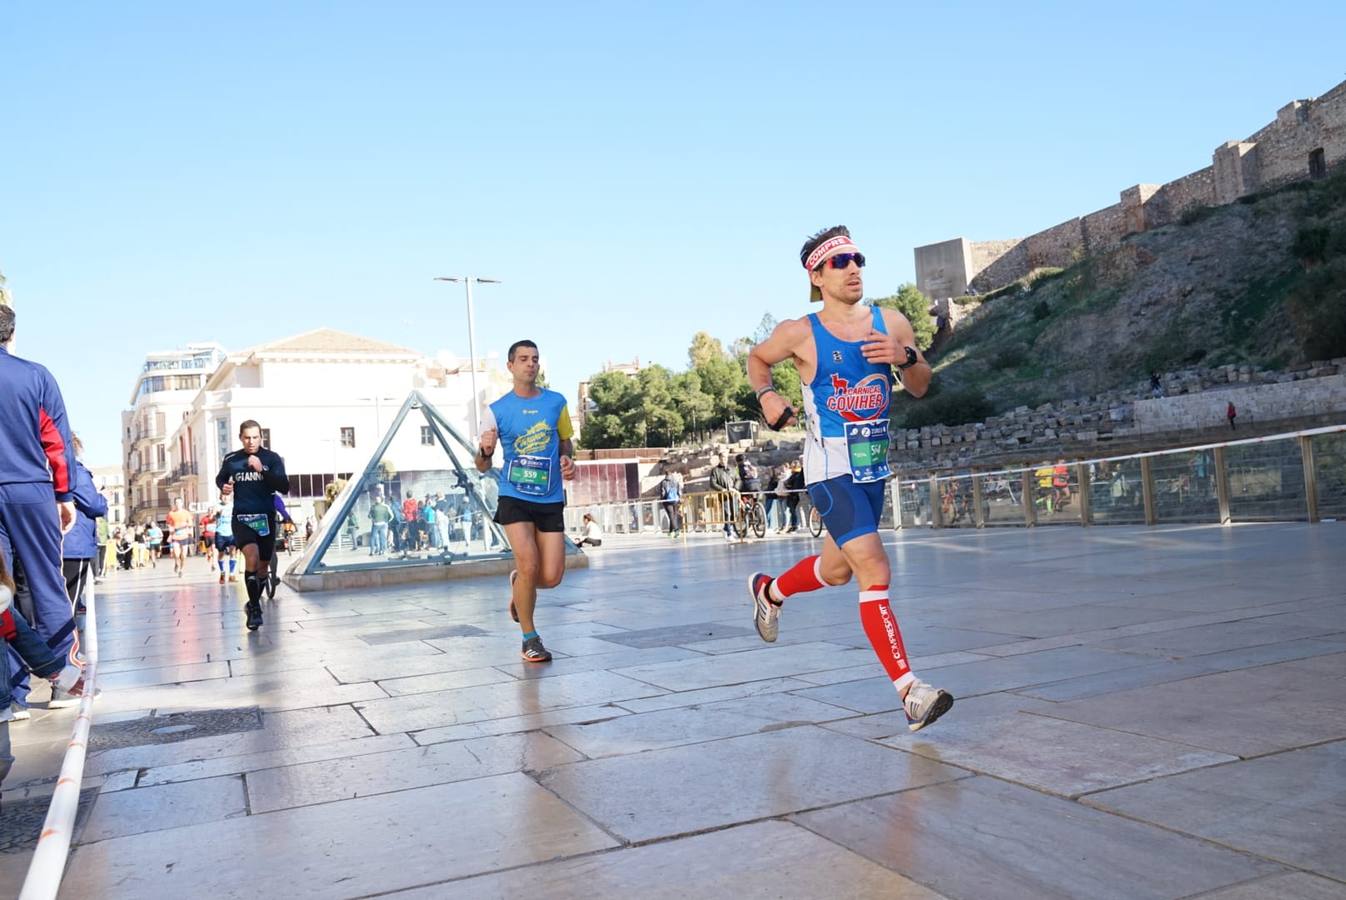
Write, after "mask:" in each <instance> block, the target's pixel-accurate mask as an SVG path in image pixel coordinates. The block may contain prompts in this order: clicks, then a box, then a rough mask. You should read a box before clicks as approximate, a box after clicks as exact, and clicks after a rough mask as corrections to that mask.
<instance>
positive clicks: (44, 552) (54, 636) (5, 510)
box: [0, 483, 78, 706]
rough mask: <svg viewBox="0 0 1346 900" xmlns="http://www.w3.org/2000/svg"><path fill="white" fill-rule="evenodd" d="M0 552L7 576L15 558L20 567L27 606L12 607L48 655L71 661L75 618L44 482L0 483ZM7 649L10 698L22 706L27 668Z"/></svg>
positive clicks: (51, 501) (74, 649)
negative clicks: (49, 653) (48, 651)
mask: <svg viewBox="0 0 1346 900" xmlns="http://www.w3.org/2000/svg"><path fill="white" fill-rule="evenodd" d="M0 553H3V554H4V557H5V564H6V565H7V566H8V567H9V570H10V571H11V572H13V571H14V561H15V559H17V560H18V561H19V563H20V564H21V565H22V567H23V575H24V580H25V582H26V589H27V593H28V595H29V600H30V602H29V603H28V604H16V606H18V607H19V611H20V612H21V613H22V614H23V615H24V617H25V618H27V619H28V621H29V622H30V623H31V624H32V626H33V630H34V631H35V632H37V636H38V637H39V638H41V639H42V640H43V641H45V642H46V644H47V646H48V647H50V648H51V651H52V652H53V653H55V654H56V655H57V656H59V657H61V658H62V659H63V660H65V661H68V662H73V661H74V660H75V655H76V653H77V652H78V643H77V639H76V636H75V614H74V609H73V608H72V607H71V605H70V597H69V595H67V594H66V591H65V576H64V575H63V574H62V572H61V524H60V519H59V518H58V517H57V514H56V498H55V496H54V495H53V494H52V491H51V484H50V483H47V484H0ZM25 605H26V606H28V607H29V608H28V609H24V608H22V607H23V606H25ZM8 651H9V683H10V687H11V690H12V695H13V699H14V701H15V702H16V703H18V704H19V705H20V706H27V705H28V670H27V668H25V667H24V665H23V663H22V662H20V660H19V657H18V654H16V653H15V652H14V649H13V648H12V647H10V648H8Z"/></svg>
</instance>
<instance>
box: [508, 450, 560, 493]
mask: <svg viewBox="0 0 1346 900" xmlns="http://www.w3.org/2000/svg"><path fill="white" fill-rule="evenodd" d="M506 477H507V478H508V479H509V483H510V484H512V485H514V489H515V490H516V491H518V492H519V493H520V494H527V495H528V496H531V497H545V496H546V495H547V494H549V493H551V460H550V459H549V458H547V457H545V456H516V457H514V459H513V460H511V461H510V464H509V472H508V473H507V474H506Z"/></svg>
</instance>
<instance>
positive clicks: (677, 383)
mask: <svg viewBox="0 0 1346 900" xmlns="http://www.w3.org/2000/svg"><path fill="white" fill-rule="evenodd" d="M669 392H670V393H671V394H672V397H673V406H674V407H675V408H676V409H677V411H678V414H679V415H680V416H682V421H683V431H682V432H681V433H680V434H679V437H683V436H686V435H687V434H688V433H689V432H691V431H701V430H703V429H705V428H707V427H708V426H709V425H710V421H711V417H712V416H713V415H714V414H715V401H714V400H713V399H712V398H711V397H710V395H708V394H707V393H706V392H705V391H703V390H701V376H700V375H698V374H697V373H696V371H695V370H691V371H687V372H679V373H678V374H677V375H674V376H673V378H672V380H671V381H670V383H669Z"/></svg>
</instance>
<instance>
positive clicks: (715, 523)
mask: <svg viewBox="0 0 1346 900" xmlns="http://www.w3.org/2000/svg"><path fill="white" fill-rule="evenodd" d="M790 493H791V494H797V495H798V496H799V503H798V505H797V509H796V514H795V515H796V518H795V520H793V521H794V522H795V524H796V525H797V527H798V528H800V529H801V530H802V529H804V528H805V527H806V525H807V523H808V515H809V510H810V509H811V508H812V504H811V503H810V502H809V495H808V492H807V491H803V490H799V491H791V492H790ZM756 496H757V497H758V498H759V501H760V502H762V503H763V505H764V506H765V501H766V498H767V497H768V496H777V501H776V502H773V507H772V510H771V515H770V517H769V519H768V521H767V527H768V529H772V528H775V527H776V525H777V524H778V523H779V522H780V521H782V519H781V518H780V517H781V516H783V517H784V518H783V521H784V522H786V523H787V524H788V523H790V522H791V521H792V520H791V518H790V515H789V509H788V504H787V503H786V501H785V499H784V498H783V497H779V496H778V495H775V494H774V492H772V493H770V494H768V493H767V492H757V493H756ZM727 501H728V495H727V494H725V493H724V492H722V491H705V492H700V493H687V494H684V495H683V497H682V500H680V501H679V502H678V510H679V512H680V514H681V515H680V517H681V520H682V530H683V531H689V532H698V531H718V530H720V529H722V528H723V527H724V524H725V522H726V521H731V522H732V521H733V520H732V518H731V517H730V515H729V510H728V502H727ZM776 503H779V505H780V506H781V507H783V509H782V510H781V511H779V512H778V511H777V509H776ZM586 513H588V514H590V515H592V516H593V517H594V520H595V521H596V522H598V524H599V526H600V527H602V529H603V532H604V533H605V534H647V533H656V532H666V531H668V530H669V521H668V511H667V510H666V509H665V507H664V501H662V500H650V499H642V500H618V501H615V502H609V503H587V504H578V505H576V506H567V507H566V509H565V525H566V530H567V531H580V530H582V529H583V527H584V515H585V514H586Z"/></svg>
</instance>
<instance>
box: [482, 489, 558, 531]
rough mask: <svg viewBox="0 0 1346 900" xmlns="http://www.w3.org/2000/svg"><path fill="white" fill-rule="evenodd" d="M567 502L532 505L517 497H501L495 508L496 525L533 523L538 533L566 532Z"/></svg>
mask: <svg viewBox="0 0 1346 900" xmlns="http://www.w3.org/2000/svg"><path fill="white" fill-rule="evenodd" d="M565 508H566V505H565V502H564V501H562V502H559V503H532V502H530V501H528V500H519V499H518V498H516V497H501V498H500V503H499V505H498V506H496V508H495V524H497V525H513V524H515V523H516V522H531V523H532V524H533V525H534V526H535V527H536V528H537V530H538V531H544V532H549V533H550V532H558V531H565V530H566V523H565V515H564V510H565Z"/></svg>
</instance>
